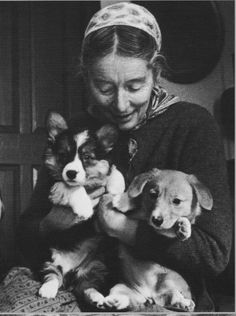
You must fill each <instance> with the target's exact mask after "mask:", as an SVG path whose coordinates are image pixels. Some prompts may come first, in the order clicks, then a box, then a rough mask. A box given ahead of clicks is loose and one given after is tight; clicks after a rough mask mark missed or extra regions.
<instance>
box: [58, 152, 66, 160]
mask: <svg viewBox="0 0 236 316" xmlns="http://www.w3.org/2000/svg"><path fill="white" fill-rule="evenodd" d="M58 158H59V160H61V161H66V160H67V154H66V153H65V152H61V153H60V152H59V153H58Z"/></svg>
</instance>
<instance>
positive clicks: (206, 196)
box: [187, 174, 213, 210]
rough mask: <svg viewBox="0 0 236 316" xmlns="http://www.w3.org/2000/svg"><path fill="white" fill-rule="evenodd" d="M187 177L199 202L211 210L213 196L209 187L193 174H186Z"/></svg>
mask: <svg viewBox="0 0 236 316" xmlns="http://www.w3.org/2000/svg"><path fill="white" fill-rule="evenodd" d="M187 179H188V182H189V183H190V184H191V186H192V188H193V190H194V191H195V193H196V195H197V199H198V202H199V204H200V205H201V206H202V207H203V208H204V209H206V210H211V209H212V207H213V198H212V195H211V192H210V191H209V189H208V188H207V187H206V186H205V185H204V184H203V183H201V182H200V181H199V180H198V179H197V177H196V176H194V175H193V174H190V175H188V176H187Z"/></svg>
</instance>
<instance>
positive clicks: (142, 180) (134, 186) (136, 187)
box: [128, 168, 160, 198]
mask: <svg viewBox="0 0 236 316" xmlns="http://www.w3.org/2000/svg"><path fill="white" fill-rule="evenodd" d="M159 173H160V170H158V169H156V168H155V169H152V170H150V171H148V172H144V173H141V174H140V175H138V176H136V177H135V178H134V179H133V181H132V182H131V184H130V186H129V188H128V195H129V197H131V198H135V197H137V196H139V195H140V194H141V193H142V192H143V188H144V186H145V185H146V183H148V182H149V181H151V180H152V179H154V178H156V177H157V176H158V174H159Z"/></svg>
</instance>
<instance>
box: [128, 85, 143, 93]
mask: <svg viewBox="0 0 236 316" xmlns="http://www.w3.org/2000/svg"><path fill="white" fill-rule="evenodd" d="M141 88H142V86H141V85H137V84H136V85H130V86H128V90H129V91H131V92H135V91H138V90H140V89H141Z"/></svg>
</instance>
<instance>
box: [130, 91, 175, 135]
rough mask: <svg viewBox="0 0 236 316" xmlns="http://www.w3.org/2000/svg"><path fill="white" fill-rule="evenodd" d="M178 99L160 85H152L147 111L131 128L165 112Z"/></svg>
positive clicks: (136, 127) (137, 126) (138, 126)
mask: <svg viewBox="0 0 236 316" xmlns="http://www.w3.org/2000/svg"><path fill="white" fill-rule="evenodd" d="M178 101H179V97H177V96H174V95H170V94H168V93H167V91H166V90H165V89H163V88H162V87H160V86H158V87H154V88H153V90H152V95H151V99H150V103H149V107H148V109H147V112H146V114H145V116H144V118H143V119H142V121H141V122H140V123H139V124H138V125H136V126H135V128H134V129H133V130H137V129H139V128H140V127H141V126H143V125H145V124H146V123H147V121H149V120H151V119H153V118H154V117H156V116H158V115H160V114H162V113H163V112H165V111H166V110H167V109H168V108H169V107H170V106H171V105H173V104H175V103H176V102H178Z"/></svg>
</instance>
